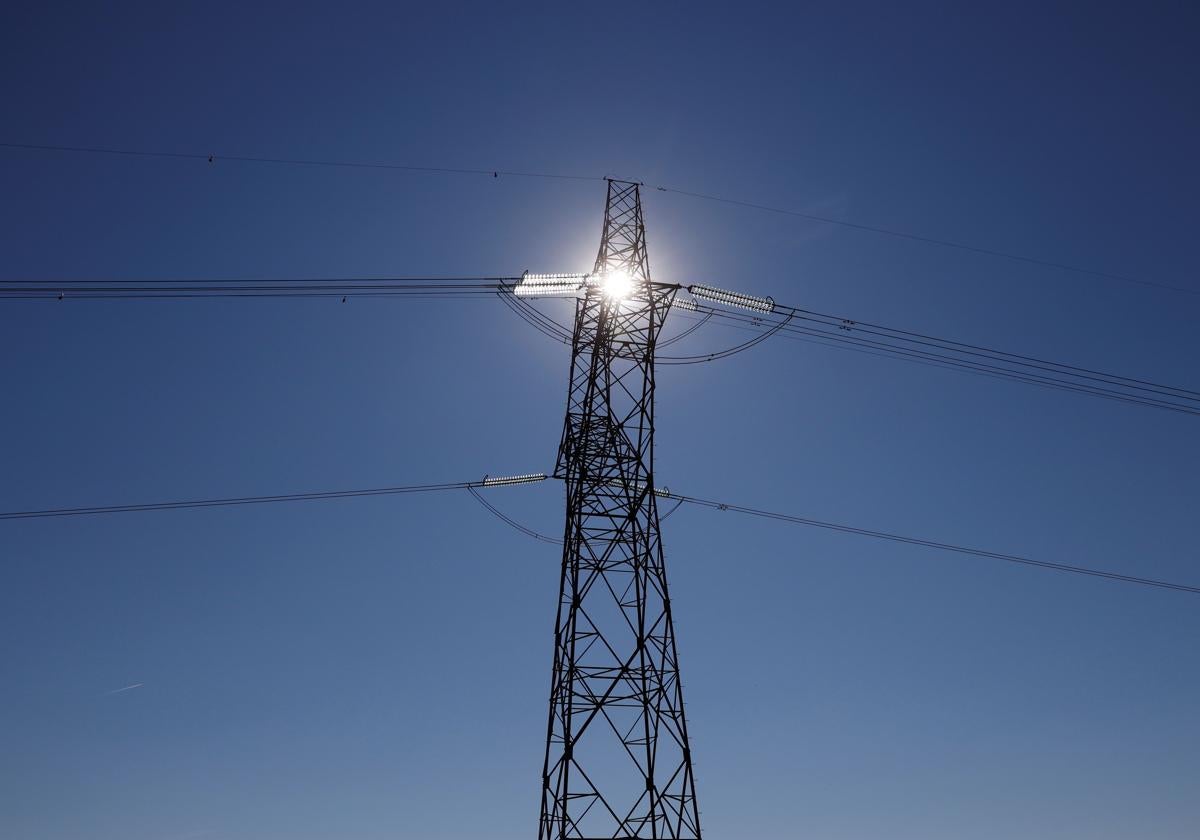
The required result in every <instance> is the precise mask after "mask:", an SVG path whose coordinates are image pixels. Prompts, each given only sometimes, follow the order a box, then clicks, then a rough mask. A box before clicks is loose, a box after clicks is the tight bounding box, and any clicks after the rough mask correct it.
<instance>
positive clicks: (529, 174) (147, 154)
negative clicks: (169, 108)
mask: <svg viewBox="0 0 1200 840" xmlns="http://www.w3.org/2000/svg"><path fill="white" fill-rule="evenodd" d="M0 148H3V149H12V150H24V151H40V152H58V153H74V154H89V155H108V156H117V157H131V158H159V159H169V160H184V161H196V162H202V163H207V164H208V165H210V166H211V165H214V164H217V163H221V162H224V161H233V162H236V163H248V164H267V165H272V166H278V165H283V166H299V167H321V168H334V169H365V170H388V171H393V172H412V173H423V174H429V175H466V176H476V177H485V178H492V179H497V178H499V177H500V176H505V177H510V178H535V179H552V180H566V181H601V180H605V178H606V176H602V175H583V174H578V173H560V172H543V171H536V170H512V169H495V168H493V169H488V168H479V167H476V168H465V167H447V166H419V165H415V164H399V163H381V162H370V161H346V160H329V159H319V158H289V157H273V156H254V155H226V154H216V153H204V152H167V151H155V150H144V149H126V148H116V147H105V146H66V145H51V144H45V143H0ZM655 189H656V190H657V191H658V192H661V193H665V194H672V195H679V196H684V197H686V198H691V199H695V200H700V201H710V202H716V203H720V204H726V205H729V206H734V207H742V208H747V209H752V210H759V211H763V212H768V213H775V214H778V215H784V216H791V217H794V218H799V219H804V220H806V221H809V222H816V223H818V224H825V225H836V226H839V227H844V228H847V229H851V230H857V231H861V232H866V233H874V234H879V235H882V236H888V237H892V238H895V239H904V240H908V241H911V242H920V243H923V244H926V245H933V246H936V247H942V248H953V249H956V250H959V251H965V252H969V253H973V254H980V255H983V256H988V257H996V258H1000V259H1006V260H1012V261H1016V262H1022V263H1026V264H1029V265H1038V266H1042V267H1044V268H1053V269H1056V270H1059V271H1067V272H1070V273H1073V274H1078V275H1081V276H1090V277H1096V278H1100V279H1104V280H1114V281H1119V282H1123V283H1131V284H1134V285H1138V286H1144V287H1152V288H1157V289H1163V290H1169V291H1173V292H1182V293H1184V294H1189V295H1200V289H1192V288H1187V287H1184V286H1177V285H1173V284H1171V283H1164V282H1161V281H1157V280H1147V279H1145V278H1141V277H1134V276H1132V275H1127V274H1117V273H1114V272H1109V271H1100V270H1097V269H1093V268H1086V267H1083V266H1078V265H1073V264H1071V263H1065V262H1059V261H1055V260H1047V259H1042V258H1039V257H1031V256H1027V255H1023V254H1018V253H1016V252H1013V251H1003V250H999V249H995V248H983V247H980V246H977V245H969V244H966V243H963V242H956V241H954V240H951V239H945V238H940V237H935V236H923V235H919V234H915V233H910V232H908V231H902V230H898V229H895V228H888V227H882V226H879V225H867V224H862V223H860V222H852V221H850V220H848V219H838V218H835V217H832V216H823V215H819V214H816V213H807V212H803V211H800V210H793V209H789V208H785V207H777V206H772V205H768V204H762V203H759V202H753V201H745V200H742V199H736V198H728V197H725V196H720V195H714V194H711V193H702V192H696V191H692V190H683V189H678V188H675V187H671V186H666V185H658V186H655Z"/></svg>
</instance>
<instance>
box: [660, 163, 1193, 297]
mask: <svg viewBox="0 0 1200 840" xmlns="http://www.w3.org/2000/svg"><path fill="white" fill-rule="evenodd" d="M656 189H657V190H658V191H659V192H663V193H674V194H675V195H682V196H687V197H688V198H695V199H700V200H702V201H713V202H719V203H721V204H730V205H734V206H736V207H746V208H750V209H752V210H763V211H765V212H768V213H778V214H780V215H784V216H795V217H796V218H800V219H805V220H807V221H810V222H818V223H820V224H825V225H838V226H839V227H845V228H851V229H853V230H859V231H865V232H869V233H878V234H881V235H883V236H891V237H894V238H897V239H907V240H910V241H912V242H922V243H924V244H926V245H936V246H939V247H942V248H955V249H957V250H959V251H968V252H970V253H973V254H982V255H985V256H989V257H999V258H1001V259H1006V260H1014V261H1016V262H1023V263H1027V264H1029V265H1039V266H1042V267H1044V268H1054V269H1058V270H1060V271H1069V272H1071V273H1074V274H1081V275H1088V276H1091V277H1100V278H1103V279H1105V280H1117V281H1120V282H1122V283H1133V284H1136V285H1139V286H1150V287H1153V288H1156V289H1164V290H1169V291H1172V292H1183V293H1184V294H1188V295H1200V289H1189V288H1186V287H1184V286H1174V285H1172V284H1170V283H1162V282H1159V281H1157V280H1145V279H1143V278H1140V277H1133V276H1130V275H1128V274H1114V273H1112V272H1108V271H1099V270H1097V269H1094V268H1084V267H1082V266H1077V265H1072V264H1070V263H1063V262H1055V261H1054V260H1044V259H1040V258H1038V257H1029V256H1025V255H1023V254H1016V253H1013V252H1011V251H1000V250H996V249H993V248H981V247H979V246H977V245H968V244H965V243H963V242H955V241H953V240H950V239H939V238H937V237H933V236H921V235H918V234H915V233H908V232H907V231H901V230H895V229H893V228H885V227H878V226H876V225H864V224H860V223H858V222H851V221H848V220H846V219H836V218H833V217H830V216H818V215H816V214H813V213H803V212H801V211H799V210H789V209H787V208H783V207H772V206H770V205H767V204H758V203H756V202H753V201H742V200H740V199H736V198H725V197H723V196H718V195H708V194H706V193H698V192H691V191H689V190H679V189H675V188H674V187H665V186H664V187H656Z"/></svg>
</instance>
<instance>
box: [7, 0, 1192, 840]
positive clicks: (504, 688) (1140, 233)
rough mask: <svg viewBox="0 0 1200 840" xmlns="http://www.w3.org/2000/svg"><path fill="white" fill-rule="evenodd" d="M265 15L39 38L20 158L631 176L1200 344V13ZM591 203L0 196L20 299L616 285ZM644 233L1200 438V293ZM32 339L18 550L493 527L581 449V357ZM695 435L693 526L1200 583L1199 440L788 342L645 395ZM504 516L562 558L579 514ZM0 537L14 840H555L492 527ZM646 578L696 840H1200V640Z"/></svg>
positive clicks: (449, 318)
mask: <svg viewBox="0 0 1200 840" xmlns="http://www.w3.org/2000/svg"><path fill="white" fill-rule="evenodd" d="M250 5H252V6H253V8H246V7H245V6H235V5H225V4H219V3H205V4H167V5H163V4H145V5H135V4H132V3H130V4H121V5H120V7H119V8H116V9H114V8H101V7H100V6H99V5H95V6H92V5H85V4H79V5H72V4H50V3H46V4H37V5H36V6H26V7H23V8H16V9H10V10H7V11H6V21H5V26H4V27H2V30H3V33H2V34H0V46H2V49H0V66H2V68H3V73H2V74H0V79H2V81H0V91H2V92H3V103H4V111H5V114H6V116H7V119H6V120H5V128H4V129H3V137H0V140H2V141H3V142H16V143H46V144H63V145H88V146H112V147H123V148H140V149H155V150H167V151H179V152H200V153H209V152H215V153H216V154H218V155H221V154H222V153H223V154H226V155H251V156H254V155H258V156H277V157H299V158H329V159H339V160H362V161H384V162H398V163H409V164H414V165H428V166H446V167H471V168H474V167H478V168H488V169H491V168H496V169H513V170H521V169H528V170H538V171H551V172H570V173H580V174H588V175H596V176H602V175H615V176H623V177H632V178H638V179H642V180H644V181H645V182H646V183H647V184H648V185H651V186H652V185H657V184H667V185H670V186H673V187H678V188H681V189H690V190H696V191H699V192H708V193H715V194H719V195H726V196H732V197H736V198H745V199H748V200H751V201H758V202H762V203H767V204H773V205H778V206H783V207H790V208H795V209H797V210H801V211H806V212H811V213H817V214H823V215H830V216H837V217H839V218H845V219H848V220H851V221H855V222H859V223H863V224H870V225H879V226H884V227H891V228H896V229H901V230H905V231H912V232H914V233H918V234H923V235H930V236H935V237H942V238H946V239H952V240H956V241H963V242H968V243H972V244H978V245H980V246H983V247H989V248H996V249H1000V250H1007V251H1012V252H1016V253H1021V254H1028V255H1030V256H1033V257H1037V258H1041V259H1046V260H1053V261H1060V262H1066V263H1071V264H1076V265H1082V266H1087V267H1094V268H1096V269H1098V270H1101V271H1107V272H1112V273H1118V274H1125V275H1132V276H1135V277H1142V278H1146V279H1151V280H1155V281H1158V282H1163V283H1168V284H1171V285H1177V286H1183V287H1187V288H1189V289H1193V290H1196V291H1200V280H1198V279H1197V267H1198V266H1197V257H1196V254H1195V249H1194V247H1193V243H1194V239H1195V232H1194V229H1193V228H1194V223H1195V219H1196V214H1195V209H1194V196H1195V195H1196V193H1197V191H1198V190H1200V167H1198V165H1197V162H1196V157H1195V149H1196V147H1197V139H1198V138H1197V134H1198V129H1200V112H1197V110H1196V108H1195V105H1194V97H1195V94H1194V91H1195V87H1196V83H1197V68H1196V63H1195V58H1194V55H1193V52H1194V49H1193V44H1192V41H1193V40H1194V39H1193V38H1192V37H1191V33H1193V32H1194V31H1195V29H1196V24H1197V22H1198V21H1197V19H1196V14H1195V12H1193V11H1191V10H1189V9H1187V8H1186V7H1185V6H1184V5H1182V4H1151V5H1150V6H1149V7H1145V8H1139V9H1138V10H1137V11H1136V13H1134V11H1132V10H1131V9H1130V7H1128V6H1119V5H1117V4H1113V5H1111V6H1106V5H1104V4H1045V3H1039V4H1008V5H1006V6H1004V7H1003V8H996V9H993V10H991V11H979V10H970V9H967V8H965V7H964V6H962V5H960V4H923V3H917V4H904V5H903V7H902V8H901V7H900V6H899V5H895V4H886V3H852V4H838V5H837V6H836V7H835V6H834V5H831V4H792V5H791V6H789V7H788V8H787V9H786V10H785V9H783V8H773V7H771V6H754V5H748V4H742V5H739V6H737V7H736V8H731V7H724V8H722V7H712V8H708V7H698V6H696V5H695V4H690V5H677V6H666V5H664V6H655V7H654V8H645V9H637V10H627V11H626V12H621V10H603V9H600V8H599V7H586V8H580V9H578V10H571V9H567V8H564V7H563V6H562V5H561V4H559V5H545V6H541V7H533V6H530V7H522V8H515V7H499V6H454V7H450V8H444V9H433V8H425V9H414V8H403V7H398V6H397V5H395V4H382V3H380V4H358V3H351V4H337V5H328V6H321V5H317V4H304V5H298V4H250ZM622 14H623V15H625V16H621V15H622ZM603 189H604V188H603V183H602V182H600V181H596V182H594V183H589V182H559V181H538V180H522V179H515V178H499V179H490V178H474V177H449V176H433V175H416V174H402V173H383V172H379V171H346V170H327V169H303V168H294V167H276V168H272V167H268V166H253V165H247V164H238V163H235V162H232V161H221V160H218V161H217V163H215V164H214V165H211V166H210V165H208V164H206V163H200V162H180V161H169V160H147V159H133V158H130V159H125V158H111V157H99V156H87V155H65V154H53V153H47V152H32V151H13V150H3V151H2V152H0V229H2V230H3V231H4V234H3V243H4V246H3V257H2V263H0V277H3V278H4V279H24V278H43V279H81V278H90V279H156V278H167V277H169V278H259V277H262V278H267V277H337V276H342V277H345V276H404V275H425V274H437V275H454V276H459V275H476V274H516V273H520V271H522V270H523V269H527V268H528V269H530V270H533V271H555V270H587V269H588V268H589V267H590V265H591V260H592V259H593V258H594V254H595V248H596V245H597V242H598V236H599V228H600V221H601V213H602V210H603V200H604V192H603ZM645 212H646V220H647V227H648V236H649V250H650V260H651V266H652V269H653V271H654V273H655V277H656V279H659V280H663V281H671V282H682V283H692V282H708V283H711V284H713V285H717V286H723V287H729V288H737V289H746V290H748V291H754V292H758V293H762V294H770V295H773V296H774V297H775V298H776V299H778V300H780V301H784V302H788V303H792V304H795V305H798V306H804V307H808V308H811V309H815V310H819V311H831V312H836V313H845V314H847V315H849V316H852V317H857V318H859V319H862V320H872V321H878V322H881V323H885V324H889V325H895V326H900V327H905V328H910V329H916V330H920V331H924V332H930V333H933V334H936V335H942V336H946V337H949V338H956V339H960V340H964V341H972V342H976V343H982V344H992V345H996V346H1000V347H1003V348H1005V349H1011V350H1014V351H1016V352H1022V353H1028V354H1032V355H1042V356H1045V357H1048V358H1053V359H1057V360H1062V361H1065V362H1069V363H1075V364H1082V365H1087V366H1090V367H1097V368H1100V369H1103V370H1111V371H1113V372H1116V373H1120V374H1125V375H1129V376H1137V377H1143V378H1149V379H1155V380H1158V381H1164V382H1168V383H1172V384H1178V385H1180V386H1183V387H1192V388H1196V387H1200V379H1198V378H1197V375H1196V371H1195V359H1196V358H1197V351H1198V350H1200V346H1198V339H1197V334H1196V330H1195V323H1196V316H1197V312H1198V311H1200V297H1197V296H1196V295H1189V294H1181V293H1173V292H1168V291H1164V290H1160V289H1153V288H1147V287H1142V286H1137V285H1134V284H1128V283H1121V282H1116V281H1109V280H1103V279H1099V278H1094V277H1086V276H1082V275H1078V274H1071V273H1065V272H1061V271H1056V270H1052V269H1048V268H1042V267H1037V266H1032V265H1026V264H1020V263H1016V262H1012V261H1006V260H1000V259H994V258H986V257H982V256H978V255H972V254H967V253H963V252H958V251H952V250H946V249H939V248H935V247H931V246H927V245H921V244H918V243H913V242H904V241H900V240H895V239H888V238H885V237H879V236H873V235H870V234H866V233H862V232H856V231H851V230H845V229H838V228H830V227H828V226H821V225H816V224H811V223H806V222H803V221H801V220H799V219H795V218H788V217H782V216H778V215H771V214H765V213H757V212H753V211H750V210H745V209H737V208H732V207H728V206H722V205H717V204H711V203H704V202H698V201H696V200H694V199H689V198H686V197H683V196H679V195H671V194H664V193H661V192H657V191H654V190H652V189H650V190H648V192H647V194H646V199H645ZM563 306H565V304H564V305H562V306H560V307H559V308H557V309H555V308H554V307H553V306H551V307H549V308H548V310H547V311H550V312H553V313H555V314H556V315H558V316H560V317H562V316H564V315H565V312H566V310H565V309H564V308H563ZM0 324H2V325H3V329H0V352H3V354H4V356H5V358H6V359H7V360H8V363H7V364H5V365H3V366H0V389H2V393H3V394H4V397H5V399H4V408H5V410H4V411H3V412H0V432H2V433H3V437H4V440H5V441H6V445H5V446H4V447H3V448H2V449H0V452H2V455H0V472H2V474H3V475H4V477H5V480H4V481H2V482H0V509H3V510H15V509H28V508H41V507H55V506H70V505H89V504H112V503H123V502H140V501H153V500H159V499H175V498H201V497H206V496H224V495H248V494H257V493H287V492H302V491H308V490H321V489H338V488H349V487H370V486H379V485H388V484H402V483H421V482H436V481H457V480H463V479H470V478H475V477H479V476H482V475H483V474H484V473H492V474H501V473H514V472H527V471H536V470H542V469H548V468H549V467H550V466H551V465H552V462H553V457H554V450H555V447H556V445H557V441H558V434H559V429H560V424H561V412H562V410H563V404H564V397H565V389H566V381H565V377H566V371H567V358H566V355H565V352H564V349H563V348H562V347H561V346H560V345H557V344H554V343H552V342H550V341H548V340H547V339H545V338H543V337H542V336H540V335H539V334H537V333H535V332H533V331H532V330H530V329H529V328H528V327H526V326H525V325H524V324H523V323H521V322H520V321H518V320H517V319H515V318H514V317H513V316H512V315H511V314H510V313H509V312H508V311H507V310H506V309H504V308H503V307H500V306H499V305H498V304H496V303H493V302H488V301H477V302H461V301H448V302H445V301H443V302H439V301H431V302H413V301H404V300H370V299H357V300H351V301H350V302H349V303H347V304H346V305H344V306H343V305H341V304H337V303H334V302H331V301H323V300H317V301H312V300H263V301H229V300H203V301H189V302H177V301H115V302H87V301H64V302H63V304H58V303H57V302H53V303H44V302H15V301H8V302H2V303H0ZM740 336H741V334H739V333H735V332H723V331H721V330H720V329H717V328H713V329H710V330H708V331H707V335H703V336H701V337H698V338H697V342H698V343H699V344H698V345H697V346H705V347H720V346H723V345H724V344H726V343H731V342H733V341H736V340H738V339H739V337H740ZM658 418H659V433H660V435H659V440H658V462H657V471H658V476H659V480H660V481H661V482H662V483H665V484H668V485H669V486H671V488H672V489H676V490H679V491H681V492H687V493H692V494H694V495H698V496H707V497H714V498H719V499H723V500H728V501H732V502H739V503H744V504H751V505H757V506H760V507H766V508H771V509H776V510H783V511H788V512H794V513H797V514H802V515H808V516H812V517H816V518H823V519H829V520H834V521H839V522H846V523H850V524H855V525H861V526H864V527H868V528H879V529H884V530H893V531H899V532H902V533H911V534H915V535H921V536H928V537H932V538H935V539H944V540H947V541H952V542H961V543H966V544H969V545H979V546H983V547H987V548H992V549H995V550H1000V551H1009V552H1014V553H1020V554H1025V555H1029V556H1033V557H1037V558H1042V559H1049V560H1058V561H1061V562H1068V563H1078V564H1082V565H1091V566H1097V567H1100V568H1107V569H1113V570H1118V571H1124V572H1127V573H1131V574H1138V575H1144V576H1149V577H1161V578H1168V579H1174V580H1182V581H1184V582H1189V583H1193V584H1194V583H1198V582H1200V572H1198V571H1197V570H1196V568H1195V567H1196V563H1195V511H1196V509H1197V502H1198V501H1200V492H1198V491H1197V485H1196V476H1197V474H1198V472H1200V448H1198V447H1197V444H1196V440H1197V437H1196V427H1195V422H1196V421H1195V420H1194V418H1190V417H1187V416H1183V415H1178V416H1176V415H1172V414H1167V413H1164V412H1157V411H1152V410H1149V409H1145V408H1138V407H1134V406H1125V405H1120V404H1117V403H1110V402H1105V401H1099V400H1094V399H1088V398H1084V397H1079V396H1074V395H1070V394H1065V393H1061V392H1058V391H1044V390H1040V389H1035V388H1031V387H1029V386H1025V385H1021V384H1017V383H1009V382H997V381H994V380H991V379H986V378H982V377H975V376H968V375H963V374H959V373H953V372H947V371H942V370H937V369H933V368H930V367H925V366H919V365H912V364H907V363H903V362H898V361H894V360H888V359H880V358H875V357H870V356H863V355H860V354H855V353H847V352H843V351H839V350H835V349H829V348H824V347H819V346H815V345H812V344H805V343H800V342H795V341H788V340H782V339H780V340H772V341H770V342H767V343H765V344H763V345H762V346H760V347H759V348H757V349H756V350H755V351H754V352H753V353H749V354H742V355H739V356H737V357H735V358H732V359H730V360H728V361H725V362H721V363H714V364H711V365H700V366H691V367H674V368H664V369H663V370H662V372H661V374H660V379H659V402H658ZM490 498H491V500H492V501H493V502H494V503H496V504H497V505H499V506H500V507H501V508H503V509H504V510H505V511H506V512H508V513H510V514H511V515H513V516H515V517H517V518H519V519H520V520H521V521H523V522H526V523H528V524H529V525H531V526H533V527H536V528H538V529H539V530H541V531H543V532H546V533H556V532H557V531H558V530H559V529H560V528H561V516H562V497H561V488H559V487H557V486H551V485H544V486H538V487H529V488H513V489H509V490H503V491H499V490H498V491H495V492H494V493H493V494H492V495H491V496H490ZM2 524H3V527H2V528H0V555H2V557H3V561H2V567H0V568H2V574H3V578H2V581H3V583H2V585H0V667H2V683H3V686H4V690H3V691H2V692H0V721H3V723H0V833H2V834H4V835H5V836H11V837H20V838H36V839H37V840H63V839H64V838H76V837H83V836H86V837H89V838H95V839H96V840H116V839H117V838H120V839H121V840H182V838H201V837H203V838H212V840H248V838H254V840H275V839H276V838H289V840H291V839H292V838H300V839H301V840H317V838H361V840H372V838H383V837H389V838H390V837H397V836H413V837H418V836H419V837H423V838H433V839H434V840H457V838H471V837H478V836H480V834H481V832H484V831H486V832H487V834H488V836H490V837H495V838H503V839H505V840H506V839H507V838H521V837H529V836H532V834H533V833H534V831H536V813H537V803H538V794H539V774H540V769H541V757H542V749H543V739H544V733H545V714H546V709H545V701H546V696H547V691H548V684H549V668H550V655H551V634H552V629H553V618H554V615H553V611H554V597H555V587H556V585H557V566H558V563H559V557H558V554H557V551H556V549H555V548H554V547H552V546H547V545H543V544H540V543H536V542H533V541H530V540H528V539H527V538H526V537H524V536H522V535H521V534H519V533H516V532H514V531H511V530H508V529H506V527H505V526H504V525H502V524H501V523H499V522H497V521H496V520H494V519H492V518H490V517H489V516H488V515H487V514H486V513H485V512H484V511H482V510H481V509H480V508H478V506H476V505H475V503H474V502H473V501H472V500H471V499H470V497H468V496H465V495H453V494H447V495H440V496H410V497H403V498H382V499H365V500H353V501H336V502H319V503H304V504H296V505H279V506H262V507H246V508H231V509H216V510H200V511H178V512H166V513H154V514H137V515H134V514H129V515H119V516H107V517H92V518H79V519H55V520H44V521H15V522H14V521H10V522H4V523H2ZM664 540H665V545H666V548H667V557H668V564H669V568H670V574H671V582H672V586H673V594H674V597H673V601H674V603H675V612H676V620H677V630H678V633H679V644H680V657H681V660H682V665H683V670H684V673H683V676H684V682H685V691H686V699H687V702H688V713H689V725H690V730H691V733H692V735H693V740H694V743H693V748H694V753H695V755H696V759H697V767H696V773H697V785H698V795H699V798H700V805H701V809H702V818H703V821H704V825H705V830H706V833H708V834H709V835H710V836H712V837H734V836H773V837H823V838H830V840H868V838H878V837H884V836H886V837H889V838H898V839H899V838H914V840H915V838H922V840H950V839H951V838H980V840H992V838H995V840H1000V838H1011V837H1014V836H1026V837H1045V838H1088V840H1108V839H1109V838H1127V837H1131V836H1150V837H1156V838H1163V840H1174V838H1185V837H1191V836H1193V835H1194V829H1195V825H1196V824H1197V821H1200V805H1198V802H1200V798H1198V797H1197V796H1196V791H1197V786H1198V785H1200V721H1198V719H1197V714H1196V709H1197V708H1200V677H1197V671H1196V653H1195V639H1196V638H1197V633H1198V632H1200V603H1198V602H1196V600H1195V597H1194V596H1190V595H1185V594H1181V593H1174V592H1161V591H1155V590H1150V589H1144V588H1140V587H1133V586H1126V585H1120V584H1114V583H1110V582H1106V581H1097V580H1090V579H1084V578H1076V577H1073V576H1067V575H1058V574H1054V573H1048V572H1041V571H1036V570H1029V569H1023V568H1016V567H1010V566H1006V565H1003V564H999V565H998V564H993V563H990V562H988V561H983V560H975V559H969V558H958V557H955V556H941V555H937V554H934V553H931V552H929V551H927V550H923V549H918V548H915V547H907V546H900V545H895V544H890V543H875V542H871V541H866V540H862V539H858V538H854V537H850V536H845V535H840V534H833V533H826V532H813V531H807V530H802V529H799V528H795V527H791V526H785V525H781V524H771V523H764V522H759V521H755V520H746V519H738V518H735V517H734V516H733V515H731V514H719V513H713V512H707V511H701V510H692V509H684V510H682V511H680V512H679V513H678V514H677V515H676V516H674V517H673V518H672V519H671V520H670V521H669V522H668V523H666V525H665V526H664ZM135 683H141V684H142V685H141V686H140V687H138V688H136V689H130V690H128V691H124V692H120V693H110V692H113V691H114V690H116V689H120V688H122V687H123V686H128V685H132V684H135Z"/></svg>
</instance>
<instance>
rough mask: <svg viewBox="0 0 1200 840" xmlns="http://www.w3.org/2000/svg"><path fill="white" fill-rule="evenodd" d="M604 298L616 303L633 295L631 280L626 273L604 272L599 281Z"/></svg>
mask: <svg viewBox="0 0 1200 840" xmlns="http://www.w3.org/2000/svg"><path fill="white" fill-rule="evenodd" d="M601 283H602V284H603V285H602V288H603V289H604V296H605V297H607V298H609V299H610V300H615V301H617V302H620V301H623V300H625V299H626V298H628V297H629V296H630V295H631V294H633V278H632V277H630V276H629V273H628V272H626V271H619V270H617V271H606V272H605V273H604V278H603V279H602V280H601Z"/></svg>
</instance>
